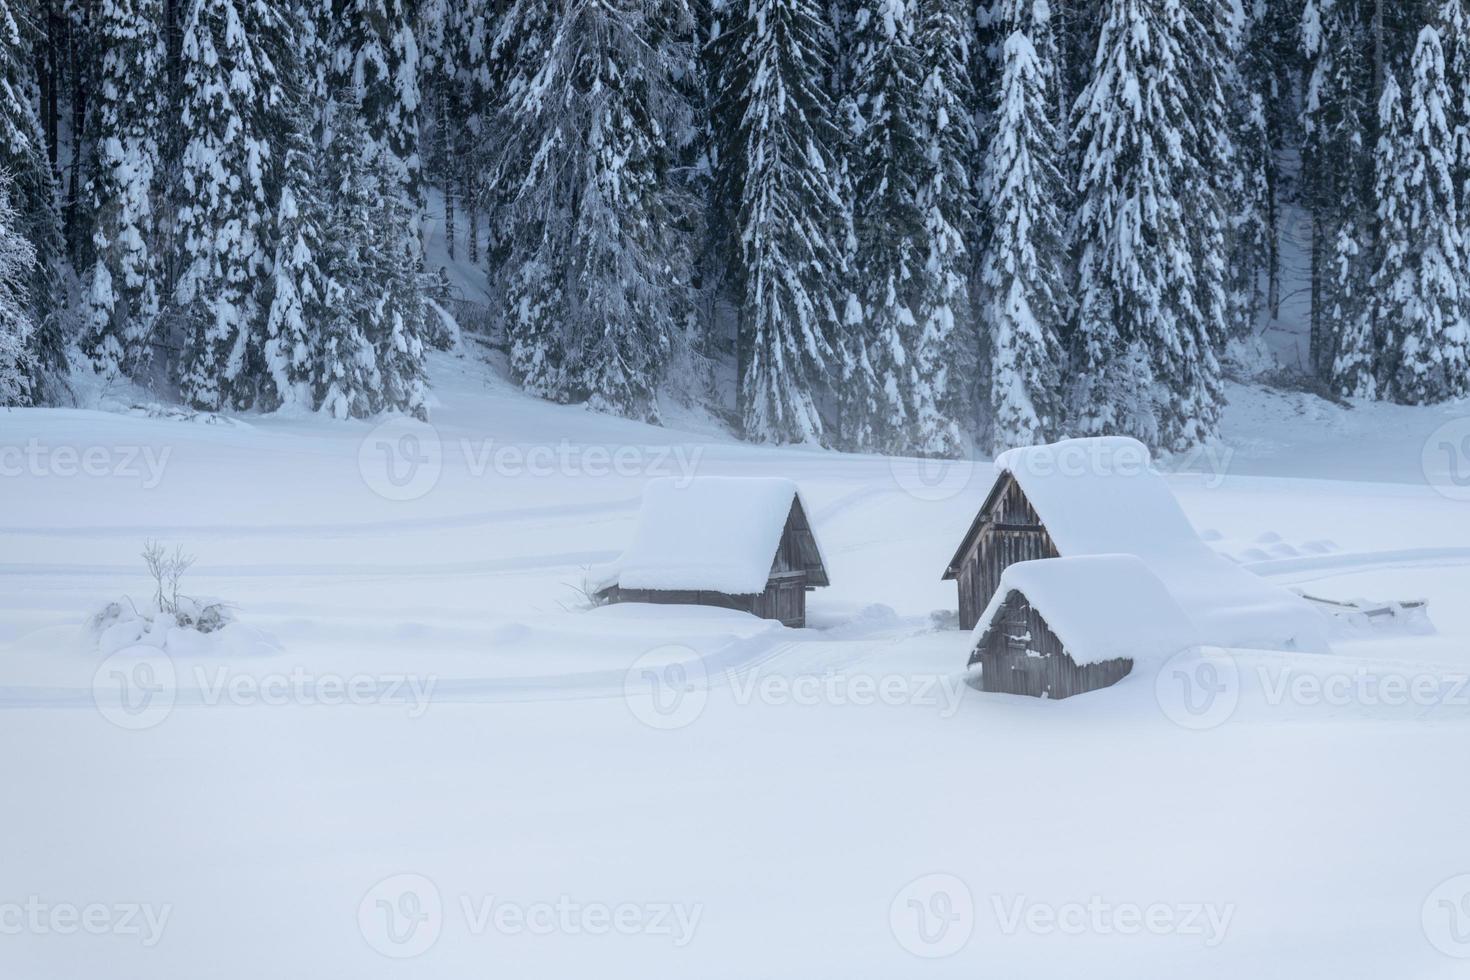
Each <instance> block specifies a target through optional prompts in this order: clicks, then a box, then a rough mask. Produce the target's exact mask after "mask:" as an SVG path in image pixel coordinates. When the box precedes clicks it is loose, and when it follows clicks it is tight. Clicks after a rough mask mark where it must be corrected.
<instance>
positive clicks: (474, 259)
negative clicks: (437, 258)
mask: <svg viewBox="0 0 1470 980" xmlns="http://www.w3.org/2000/svg"><path fill="white" fill-rule="evenodd" d="M464 157H465V164H464V208H465V257H466V258H467V259H469V261H470V264H471V265H478V264H479V262H480V204H479V201H478V200H477V195H476V194H475V167H474V164H473V163H471V162H470V157H471V155H470V154H468V153H466V154H465V155H464Z"/></svg>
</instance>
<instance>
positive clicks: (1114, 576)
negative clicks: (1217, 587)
mask: <svg viewBox="0 0 1470 980" xmlns="http://www.w3.org/2000/svg"><path fill="white" fill-rule="evenodd" d="M1012 592H1019V593H1021V594H1022V595H1024V596H1025V597H1026V599H1027V601H1028V602H1030V603H1031V605H1032V607H1033V608H1034V609H1036V611H1037V612H1039V613H1041V618H1042V619H1044V620H1046V624H1047V625H1048V626H1050V627H1051V630H1052V632H1053V633H1055V634H1056V635H1057V638H1058V639H1060V640H1061V641H1062V646H1064V647H1065V648H1066V650H1067V653H1068V654H1069V655H1070V656H1071V657H1072V659H1073V660H1074V661H1076V662H1077V664H1078V665H1079V666H1080V665H1083V664H1096V663H1102V662H1103V661H1105V660H1115V659H1118V658H1120V657H1127V658H1129V659H1132V660H1134V661H1140V660H1146V659H1163V658H1166V657H1169V656H1172V655H1173V654H1176V653H1178V652H1179V651H1180V650H1184V649H1187V648H1189V647H1192V646H1196V645H1198V643H1199V640H1198V636H1197V633H1196V630H1195V628H1194V624H1193V623H1191V622H1190V621H1189V618H1188V617H1187V616H1185V614H1184V611H1183V610H1182V609H1180V608H1179V604H1178V603H1177V602H1175V601H1174V597H1173V596H1171V595H1170V594H1169V591H1168V590H1167V589H1166V588H1164V583H1162V582H1160V581H1159V579H1158V576H1156V575H1154V573H1153V572H1151V571H1149V568H1148V566H1147V565H1146V564H1144V562H1143V560H1142V559H1141V558H1139V557H1137V556H1136V555H1087V556H1084V557H1081V558H1043V559H1041V560H1040V561H1023V562H1018V563H1016V564H1014V565H1011V566H1009V567H1007V568H1006V570H1005V571H1003V572H1002V573H1001V576H1000V588H998V589H996V591H995V595H994V596H992V597H991V600H990V605H988V606H986V607H985V612H984V613H983V614H982V615H981V616H980V621H979V622H978V623H977V624H976V625H975V631H974V633H973V636H974V640H975V643H974V645H975V647H979V646H980V644H981V643H982V642H984V639H985V634H986V633H987V632H988V631H989V630H990V625H991V622H992V621H993V620H994V619H995V617H996V615H997V614H998V613H999V612H1000V610H1001V609H1002V608H1003V607H1004V606H1005V602H1006V599H1007V598H1009V596H1010V595H1011V593H1012Z"/></svg>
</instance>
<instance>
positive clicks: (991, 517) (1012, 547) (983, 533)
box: [956, 474, 1058, 630]
mask: <svg viewBox="0 0 1470 980" xmlns="http://www.w3.org/2000/svg"><path fill="white" fill-rule="evenodd" d="M1002 479H1003V483H1002V485H1001V486H1000V487H999V488H997V492H996V493H995V495H994V496H993V497H992V500H991V505H990V509H989V511H988V513H986V514H983V515H981V516H982V517H983V522H982V525H981V528H980V532H979V533H978V534H977V535H976V536H975V540H974V542H973V543H972V544H971V545H970V549H969V551H967V552H966V553H965V557H964V561H963V562H962V563H961V565H960V569H959V574H958V576H956V578H957V580H958V582H959V593H960V628H961V629H967V630H968V629H974V628H975V624H976V623H977V622H979V621H980V614H981V613H983V612H984V611H985V607H986V606H987V605H989V604H990V597H991V596H993V595H995V590H996V589H998V588H1000V574H1001V572H1003V571H1005V570H1006V568H1007V567H1009V566H1011V565H1014V564H1015V563H1016V562H1018V561H1035V560H1037V559H1039V558H1056V557H1058V554H1057V549H1056V545H1055V544H1053V543H1052V540H1051V535H1050V534H1048V533H1047V531H1046V527H1045V526H1044V525H1043V524H1042V523H1041V517H1040V515H1038V514H1037V513H1036V509H1035V508H1034V507H1032V506H1031V501H1029V500H1027V499H1026V494H1025V493H1023V492H1022V491H1021V485H1020V484H1019V483H1017V482H1016V480H1015V478H1014V477H1012V476H1011V475H1010V474H1006V475H1005V476H1004V477H1003V478H1002Z"/></svg>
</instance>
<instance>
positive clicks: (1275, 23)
mask: <svg viewBox="0 0 1470 980" xmlns="http://www.w3.org/2000/svg"><path fill="white" fill-rule="evenodd" d="M1294 15H1295V10H1294V9H1292V5H1289V4H1288V2H1287V0H1245V3H1244V4H1243V6H1242V5H1241V4H1240V2H1239V0H1232V10H1231V16H1232V17H1238V18H1239V19H1240V27H1239V30H1233V31H1232V32H1231V43H1230V49H1229V51H1228V52H1227V54H1228V57H1229V61H1230V67H1229V68H1228V69H1227V71H1228V82H1227V85H1228V89H1229V93H1230V114H1231V124H1232V132H1233V135H1234V142H1235V147H1236V154H1237V156H1236V160H1235V166H1234V167H1231V168H1230V169H1229V172H1228V173H1227V174H1225V175H1224V184H1225V187H1226V189H1227V192H1226V197H1225V200H1226V203H1227V206H1228V209H1229V211H1228V213H1229V236H1228V237H1229V270H1228V292H1229V302H1230V323H1229V332H1230V333H1232V334H1235V335H1239V334H1243V333H1246V332H1248V331H1250V330H1251V329H1252V328H1253V327H1254V326H1255V323H1256V319H1257V317H1258V315H1259V314H1260V312H1261V310H1262V308H1263V306H1264V308H1265V309H1266V310H1267V311H1268V312H1269V313H1270V314H1271V316H1273V317H1274V316H1275V315H1276V314H1277V312H1278V311H1279V309H1280V305H1281V272H1282V270H1281V257H1280V244H1279V240H1280V235H1281V229H1280V214H1281V211H1280V203H1281V189H1282V167H1281V162H1280V161H1281V155H1282V151H1283V150H1284V148H1285V147H1286V145H1287V142H1288V139H1289V137H1290V136H1291V135H1292V133H1293V131H1294V129H1295V120H1294V119H1293V108H1294V105H1295V91H1296V87H1297V82H1296V76H1295V73H1294V71H1293V67H1294V63H1295V59H1294V57H1293V55H1294V47H1295V40H1296V35H1297V31H1294V30H1292V25H1293V23H1294V21H1295V16H1294ZM1263 287H1264V288H1263Z"/></svg>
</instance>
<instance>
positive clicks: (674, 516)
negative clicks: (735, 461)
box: [589, 477, 829, 626]
mask: <svg viewBox="0 0 1470 980" xmlns="http://www.w3.org/2000/svg"><path fill="white" fill-rule="evenodd" d="M827 584H829V582H828V578H827V568H826V565H825V564H824V562H823V561H822V552H821V549H820V548H818V546H817V538H816V535H815V534H814V533H813V532H812V526H811V521H810V520H809V519H808V518H807V510H806V507H805V506H803V504H802V501H801V494H800V493H799V492H798V491H797V488H796V484H795V483H793V482H792V481H790V480H783V479H767V478H744V477H702V478H699V479H695V480H691V481H688V482H687V483H685V482H681V481H677V480H672V479H664V480H651V481H649V483H648V485H647V486H646V487H645V488H644V491H643V505H642V508H641V509H640V510H639V513H638V526H637V528H636V530H635V531H634V532H633V541H632V544H631V545H629V547H628V550H627V551H625V552H623V555H622V557H621V558H619V559H618V560H617V561H615V562H613V563H612V564H610V565H606V566H603V567H602V568H599V569H595V570H594V571H593V573H592V574H591V575H590V576H589V590H590V591H592V592H594V593H595V594H596V595H597V596H598V597H600V598H602V599H604V600H606V601H608V602H662V603H683V604H692V605H703V606H721V607H724V608H727V609H739V610H742V611H744V612H749V613H753V614H755V615H756V616H759V617H761V618H762V619H779V620H780V621H781V622H783V623H785V624H786V625H787V626H804V625H806V594H807V592H808V591H810V590H811V589H814V588H816V587H818V586H823V585H827Z"/></svg>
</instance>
